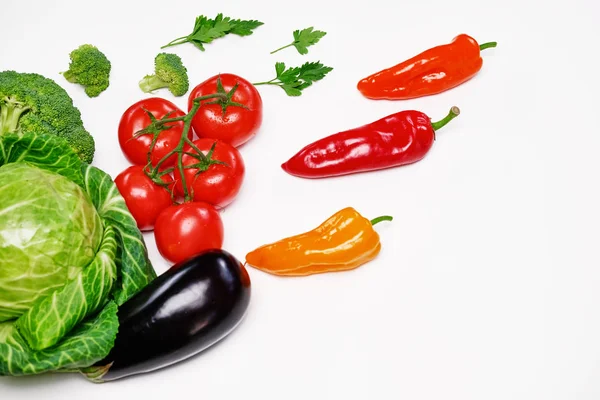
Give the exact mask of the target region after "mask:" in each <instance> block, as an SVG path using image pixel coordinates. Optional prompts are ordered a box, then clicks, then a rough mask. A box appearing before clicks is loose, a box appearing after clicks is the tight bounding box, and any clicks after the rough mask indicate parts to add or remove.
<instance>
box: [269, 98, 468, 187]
mask: <svg viewBox="0 0 600 400" xmlns="http://www.w3.org/2000/svg"><path fill="white" fill-rule="evenodd" d="M459 112H460V111H459V109H458V108H457V107H452V110H451V111H450V113H449V114H448V116H447V117H446V118H444V119H443V120H442V121H439V122H436V123H432V122H431V120H430V118H429V117H428V116H427V115H425V114H424V113H422V112H420V111H414V110H410V111H401V112H398V113H395V114H392V115H389V116H387V117H384V118H381V119H379V120H377V121H375V122H372V123H370V124H367V125H363V126H361V127H358V128H354V129H350V130H347V131H343V132H338V133H335V134H333V135H330V136H327V137H325V138H323V139H320V140H318V141H316V142H314V143H311V144H309V145H307V146H306V147H304V148H303V149H301V150H300V151H299V152H298V153H297V154H296V155H294V156H293V157H292V158H290V159H289V160H288V161H286V162H285V163H283V164H282V166H281V167H282V168H283V170H284V171H286V172H287V173H289V174H291V175H295V176H298V177H301V178H313V179H314V178H325V177H331V176H340V175H347V174H353V173H359V172H366V171H374V170H379V169H384V168H391V167H397V166H401V165H406V164H411V163H414V162H417V161H420V160H421V159H423V157H425V155H426V154H427V153H428V152H429V150H430V149H431V147H432V146H433V141H434V140H435V130H436V129H439V128H441V127H442V126H444V125H445V124H446V123H447V122H449V121H450V120H451V119H453V118H454V117H456V116H457V115H458V114H459Z"/></svg>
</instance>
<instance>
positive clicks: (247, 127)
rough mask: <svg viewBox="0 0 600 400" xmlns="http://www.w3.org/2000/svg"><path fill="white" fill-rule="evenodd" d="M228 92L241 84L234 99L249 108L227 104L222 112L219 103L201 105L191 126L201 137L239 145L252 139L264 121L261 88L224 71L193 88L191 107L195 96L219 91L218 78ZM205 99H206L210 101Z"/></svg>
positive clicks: (232, 99) (189, 107)
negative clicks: (259, 91) (258, 88)
mask: <svg viewBox="0 0 600 400" xmlns="http://www.w3.org/2000/svg"><path fill="white" fill-rule="evenodd" d="M219 77H220V78H221V84H222V85H223V88H224V89H225V92H227V93H228V92H229V91H230V90H231V89H232V88H233V87H234V86H235V84H236V83H237V84H239V86H238V88H237V90H236V91H235V93H234V94H233V96H232V98H231V101H233V102H236V103H241V104H244V105H245V106H246V107H247V109H246V108H243V107H239V106H228V107H227V110H226V111H225V115H223V109H222V107H221V105H220V104H208V105H202V107H200V109H199V110H198V112H197V113H196V115H194V118H193V119H192V128H193V129H194V132H196V135H198V137H206V138H210V139H219V140H222V141H224V142H227V143H229V144H231V145H232V146H234V147H238V146H240V145H242V144H244V143H246V142H247V141H248V140H250V139H251V138H252V137H253V136H254V135H256V132H257V131H258V128H259V127H260V125H261V123H262V113H263V106H262V99H261V97H260V94H259V93H258V90H256V88H255V87H254V85H252V84H251V83H250V82H248V81H247V80H245V79H244V78H241V77H239V76H237V75H233V74H221V75H217V76H213V77H212V78H210V79H208V80H206V81H204V82H202V83H201V84H199V85H198V86H196V87H195V88H194V89H193V90H192V91H191V92H190V96H189V99H188V111H189V110H191V109H192V103H193V100H194V99H195V98H196V97H200V96H206V95H209V94H213V93H216V92H217V79H218V78H219ZM210 101H212V100H206V101H204V102H203V104H205V103H206V102H210Z"/></svg>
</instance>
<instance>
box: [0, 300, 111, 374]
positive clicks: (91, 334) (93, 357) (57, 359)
mask: <svg viewBox="0 0 600 400" xmlns="http://www.w3.org/2000/svg"><path fill="white" fill-rule="evenodd" d="M118 329H119V318H118V317H117V305H116V304H115V302H114V301H110V302H109V303H108V304H107V305H106V306H105V307H104V308H103V309H102V311H101V312H100V313H99V314H98V315H95V316H92V317H91V318H90V319H89V320H87V321H85V322H83V323H81V324H79V325H77V326H76V327H75V329H73V330H72V331H71V332H69V334H68V335H67V336H65V337H64V338H63V340H62V341H61V342H60V343H59V344H58V345H57V346H54V347H51V348H49V349H46V350H42V351H31V350H30V349H29V347H28V346H27V343H25V340H24V339H23V337H22V336H21V335H20V334H19V332H18V331H17V329H16V327H15V324H14V323H11V322H3V323H0V375H13V376H18V375H32V374H41V373H43V372H50V371H60V372H63V371H73V372H77V371H79V369H80V368H85V367H88V366H90V365H92V364H94V363H95V362H97V361H100V360H101V359H103V358H104V357H105V356H106V354H108V353H109V352H110V349H112V347H113V344H114V342H115V338H116V336H117V331H118Z"/></svg>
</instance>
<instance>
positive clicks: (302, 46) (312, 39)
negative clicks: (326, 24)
mask: <svg viewBox="0 0 600 400" xmlns="http://www.w3.org/2000/svg"><path fill="white" fill-rule="evenodd" d="M325 35H327V32H323V31H315V30H314V28H313V27H312V26H311V27H309V28H306V29H302V30H296V31H294V41H293V42H292V43H290V44H286V45H285V46H283V47H280V48H278V49H277V50H273V51H272V52H271V54H275V53H277V52H278V51H280V50H283V49H287V48H288V47H292V46H294V47H295V48H296V50H298V53H300V54H307V53H308V49H307V47H309V46H312V45H314V44H317V43H318V42H319V40H321V38H322V37H323V36H325Z"/></svg>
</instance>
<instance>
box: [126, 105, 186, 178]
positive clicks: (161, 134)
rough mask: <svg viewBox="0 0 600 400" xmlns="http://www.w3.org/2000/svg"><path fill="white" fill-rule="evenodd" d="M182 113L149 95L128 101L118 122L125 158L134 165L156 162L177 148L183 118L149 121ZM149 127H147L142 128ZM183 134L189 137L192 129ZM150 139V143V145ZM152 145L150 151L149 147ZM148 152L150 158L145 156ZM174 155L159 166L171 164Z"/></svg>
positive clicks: (177, 108)
mask: <svg viewBox="0 0 600 400" xmlns="http://www.w3.org/2000/svg"><path fill="white" fill-rule="evenodd" d="M183 116H185V112H183V111H181V110H180V109H179V107H177V106H176V105H175V104H173V103H171V102H170V101H168V100H165V99H163V98H160V97H150V98H147V99H143V100H140V101H138V102H136V103H134V104H132V105H131V106H130V107H129V108H128V109H127V110H126V111H125V112H124V113H123V116H122V117H121V120H120V122H119V145H120V146H121V150H122V151H123V154H124V155H125V158H127V160H128V161H129V162H130V163H132V164H135V165H146V164H148V162H149V161H150V162H151V163H152V165H156V164H157V163H158V162H159V161H160V160H161V159H162V158H163V157H164V156H165V155H167V154H168V153H169V152H171V151H172V150H173V149H175V148H176V147H177V145H178V144H179V142H180V141H181V135H182V134H183V121H174V122H171V123H166V124H162V125H160V126H151V127H149V126H150V125H152V124H151V123H152V122H154V121H157V120H160V119H162V118H165V117H167V118H168V117H173V118H174V117H183ZM147 127H149V128H148V129H146V128H147ZM187 137H188V138H189V139H190V140H191V139H192V137H193V132H192V131H191V130H189V132H188V134H187ZM153 142H154V144H153ZM151 148H152V150H151ZM148 154H150V159H148ZM176 160H177V155H176V154H172V155H171V157H170V158H169V159H167V160H165V161H164V162H163V164H162V165H163V167H169V166H172V165H173V164H175V161H176Z"/></svg>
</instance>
